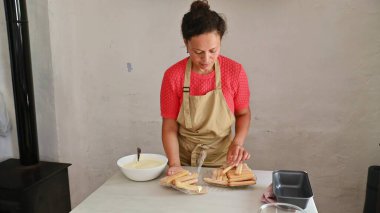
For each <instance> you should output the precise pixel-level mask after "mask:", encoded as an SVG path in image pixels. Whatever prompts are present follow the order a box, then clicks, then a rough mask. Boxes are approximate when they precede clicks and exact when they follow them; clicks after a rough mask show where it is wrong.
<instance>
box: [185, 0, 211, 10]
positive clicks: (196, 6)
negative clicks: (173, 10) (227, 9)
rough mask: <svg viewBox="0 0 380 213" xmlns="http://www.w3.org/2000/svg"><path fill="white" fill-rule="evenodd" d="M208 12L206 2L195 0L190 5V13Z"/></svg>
mask: <svg viewBox="0 0 380 213" xmlns="http://www.w3.org/2000/svg"><path fill="white" fill-rule="evenodd" d="M204 10H210V5H208V2H207V0H197V1H194V2H193V3H192V4H191V7H190V12H196V11H204Z"/></svg>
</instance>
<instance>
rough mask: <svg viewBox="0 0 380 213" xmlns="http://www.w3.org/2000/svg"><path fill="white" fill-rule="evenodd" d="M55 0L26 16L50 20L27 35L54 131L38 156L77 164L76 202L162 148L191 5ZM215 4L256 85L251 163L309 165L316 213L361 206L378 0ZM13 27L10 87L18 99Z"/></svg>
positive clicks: (0, 79) (375, 134)
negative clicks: (163, 106) (164, 112)
mask: <svg viewBox="0 0 380 213" xmlns="http://www.w3.org/2000/svg"><path fill="white" fill-rule="evenodd" d="M47 2H48V8H46V1H37V2H35V1H30V2H29V11H30V12H29V18H30V22H31V21H32V19H33V17H34V18H35V19H37V20H38V19H39V20H43V21H42V22H41V23H39V24H38V25H41V26H39V28H34V29H33V31H31V37H33V36H34V39H32V48H34V50H32V53H33V51H35V52H34V56H33V60H40V62H41V63H38V62H35V61H33V66H34V67H33V69H34V72H35V87H39V88H41V89H36V97H37V96H40V97H42V95H41V94H44V97H45V96H46V99H45V98H40V99H39V98H36V102H37V103H36V107H37V111H42V109H43V110H50V111H49V113H48V116H47V117H43V116H42V114H40V116H38V122H39V123H38V125H39V126H38V128H39V136H40V135H41V134H42V135H43V134H45V136H40V137H45V138H50V139H51V140H52V141H55V143H53V144H52V145H50V144H41V143H40V152H42V154H43V155H42V156H41V158H46V159H48V158H50V159H57V160H59V161H60V162H69V163H72V164H73V165H72V166H71V167H70V169H69V173H70V186H71V194H72V197H71V199H72V204H73V207H75V206H76V205H77V204H78V203H79V202H81V201H82V200H83V199H84V198H85V197H86V196H88V195H89V194H90V193H91V192H92V191H94V190H95V189H96V188H97V187H99V186H100V185H101V184H102V183H103V182H104V181H105V180H106V179H107V178H109V177H110V176H111V175H112V174H113V173H114V172H115V171H117V167H116V165H115V162H116V160H117V159H118V158H119V157H121V156H123V155H127V154H131V153H134V152H135V149H136V146H140V147H141V148H142V149H143V151H145V152H156V153H163V149H162V146H161V139H160V134H161V118H160V114H159V113H160V112H159V90H160V84H161V79H162V75H163V73H164V71H165V69H166V68H167V67H169V66H170V65H171V64H173V63H175V62H176V61H177V60H179V59H181V58H183V57H185V56H186V53H185V52H186V51H185V48H184V45H183V43H182V39H181V35H180V21H181V18H182V16H183V14H184V13H185V12H186V11H187V10H188V9H189V6H190V3H191V1H190V0H187V1H175V0H161V1H149V0H143V1H141V0H140V1H138V0H128V1H123V0H113V1H105V0H81V1H74V0H67V1H54V0H49V1H47ZM210 4H211V7H212V8H213V9H215V10H216V11H218V12H221V13H224V14H225V15H226V17H227V23H228V27H229V28H228V33H227V35H226V37H225V38H224V40H223V43H222V54H224V55H226V56H228V57H231V58H233V59H235V60H237V61H239V62H240V63H242V64H243V65H244V67H245V69H246V71H247V74H248V77H249V81H250V88H251V91H252V100H251V108H252V111H253V117H252V127H251V131H250V133H249V136H248V139H247V142H246V146H247V148H248V149H249V150H250V151H251V153H252V154H253V158H252V159H251V160H250V162H249V164H250V165H251V166H252V167H253V168H254V169H265V170H274V169H294V170H298V169H300V170H306V171H308V172H309V175H310V178H311V182H312V186H313V191H314V194H315V201H316V204H317V207H318V209H319V211H320V212H361V211H362V208H363V201H364V190H365V182H366V176H367V168H368V166H369V165H372V164H378V165H379V164H380V146H379V142H380V113H379V111H380V95H379V94H380V93H379V92H378V91H380V86H379V85H380V60H379V59H380V55H379V52H380V39H379V38H380V22H379V21H378V20H380V3H379V2H378V1H375V0H365V1H361V2H357V1H338V0H334V1H329V2H328V3H327V2H321V1H296V0H289V1H247V0H239V1H228V0H213V1H211V0H210ZM0 9H2V8H0ZM1 12H2V11H1ZM47 12H48V17H49V18H48V19H45V17H46V16H47V15H46V13H47ZM33 13H34V14H35V16H33V15H32V14H33ZM0 23H1V27H2V28H3V29H5V26H4V21H3V20H1V21H0ZM32 25H33V24H32V23H30V26H32ZM35 25H37V24H36V23H35ZM3 32H4V31H3V30H2V31H1V33H0V39H1V46H0V47H1V51H0V53H1V55H0V56H1V57H0V68H1V70H0V71H1V72H0V89H1V91H5V92H3V93H6V96H7V100H8V102H12V101H11V100H12V95H11V94H10V93H11V83H10V82H9V81H10V74H8V71H7V70H9V68H8V66H9V64H8V63H9V62H8V58H7V57H8V52H7V51H8V49H7V48H8V47H7V46H6V44H5V43H4V42H3V41H6V35H5V33H3ZM47 32H50V45H51V62H50V61H49V60H50V59H49V57H50V46H49V44H48V42H47V41H49V34H48V33H47ZM39 34H40V35H39ZM45 58H47V59H46V60H48V62H47V63H43V62H42V61H43V60H45ZM35 66H39V67H40V68H41V69H42V70H45V71H36V68H35ZM3 70H5V71H6V72H5V73H4V72H3ZM36 72H37V73H36ZM38 72H39V73H38ZM37 91H38V93H41V94H37ZM12 104H13V103H9V105H11V106H9V108H10V110H9V111H10V112H11V114H13V111H12V110H13V109H12V107H13V105H12ZM44 107H45V108H44ZM39 108H40V109H39ZM37 114H38V113H37ZM12 116H13V117H12V120H13V121H14V115H12ZM41 123H43V124H41ZM44 124H45V125H44ZM53 129H54V130H53ZM14 132H15V130H13V131H12V135H11V136H10V137H9V138H5V139H4V138H0V148H1V149H0V157H2V158H4V159H5V158H7V157H8V156H17V154H18V153H17V152H18V151H17V147H15V145H14V144H15V143H14V142H15V141H16V135H15V133H14ZM48 133H49V134H48ZM50 133H51V134H50ZM10 141H12V144H13V145H11V143H10ZM40 141H41V139H40ZM57 141H58V142H57ZM50 146H52V147H50ZM332 206H334V209H332V210H331V209H329V207H332Z"/></svg>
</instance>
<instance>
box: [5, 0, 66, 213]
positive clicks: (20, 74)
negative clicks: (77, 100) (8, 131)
mask: <svg viewBox="0 0 380 213" xmlns="http://www.w3.org/2000/svg"><path fill="white" fill-rule="evenodd" d="M4 6H5V7H4V8H5V15H6V20H7V30H8V41H9V52H10V54H9V55H10V61H11V63H10V64H11V70H12V85H13V95H14V102H15V103H14V105H15V113H16V124H17V136H18V145H19V153H20V159H8V160H6V161H3V162H0V213H16V212H17V213H21V212H22V213H24V212H25V213H44V212H54V213H61V212H69V211H70V210H71V204H70V190H69V179H68V167H69V166H70V164H67V163H55V162H44V161H40V160H39V153H38V138H37V124H36V114H35V105H34V91H33V76H32V66H31V57H30V44H29V29H28V18H27V10H26V3H25V0H4Z"/></svg>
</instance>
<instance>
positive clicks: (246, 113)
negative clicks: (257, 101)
mask: <svg viewBox="0 0 380 213" xmlns="http://www.w3.org/2000/svg"><path fill="white" fill-rule="evenodd" d="M235 118H236V123H235V137H234V139H233V143H235V144H236V145H239V146H243V145H244V141H245V138H246V137H247V134H248V131H249V126H250V123H251V111H250V109H249V108H248V109H245V110H242V111H240V112H238V113H236V114H235Z"/></svg>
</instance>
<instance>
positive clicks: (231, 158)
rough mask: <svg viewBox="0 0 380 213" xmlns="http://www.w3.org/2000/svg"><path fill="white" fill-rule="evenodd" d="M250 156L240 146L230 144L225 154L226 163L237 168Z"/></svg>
mask: <svg viewBox="0 0 380 213" xmlns="http://www.w3.org/2000/svg"><path fill="white" fill-rule="evenodd" d="M250 157H251V155H250V154H249V153H248V152H247V150H245V148H244V147H243V146H241V145H238V144H235V143H232V144H231V145H230V147H229V149H228V152H227V163H228V164H229V165H235V166H237V165H238V164H239V163H241V162H243V161H246V160H248V159H249V158H250Z"/></svg>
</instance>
